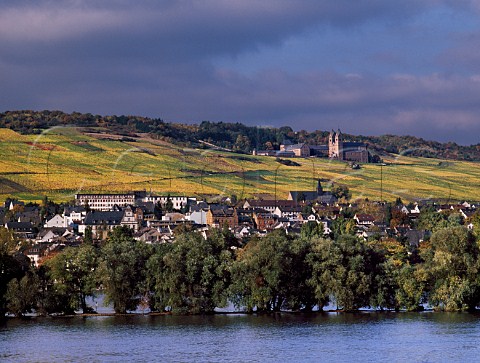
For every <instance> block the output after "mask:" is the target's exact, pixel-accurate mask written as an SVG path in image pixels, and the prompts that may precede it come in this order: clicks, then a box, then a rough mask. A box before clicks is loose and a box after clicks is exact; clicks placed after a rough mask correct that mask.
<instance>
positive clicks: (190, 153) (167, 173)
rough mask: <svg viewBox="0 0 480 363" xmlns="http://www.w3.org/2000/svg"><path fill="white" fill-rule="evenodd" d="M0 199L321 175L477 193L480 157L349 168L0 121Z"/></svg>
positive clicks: (183, 190)
mask: <svg viewBox="0 0 480 363" xmlns="http://www.w3.org/2000/svg"><path fill="white" fill-rule="evenodd" d="M0 145H1V147H0V200H1V199H5V198H7V197H10V196H13V197H17V198H21V199H23V200H32V201H35V200H41V198H42V196H44V195H47V196H48V197H49V198H51V199H53V200H56V201H67V200H70V199H72V198H73V197H74V195H75V194H76V193H86V192H123V191H132V190H147V191H152V192H153V193H162V194H166V193H171V194H187V195H205V194H213V195H220V196H231V195H236V196H237V198H245V197H251V196H253V195H254V194H256V193H269V194H271V195H272V197H273V196H274V195H275V193H276V195H277V197H278V198H286V197H287V194H288V191H289V190H312V189H313V188H314V187H315V186H316V181H317V180H318V179H321V180H322V182H323V184H324V186H325V187H326V188H327V189H328V187H329V186H330V185H331V183H332V182H333V183H340V184H344V185H347V186H348V187H349V188H350V190H351V191H352V194H353V197H354V198H365V197H368V198H371V199H380V198H381V197H383V199H386V200H394V199H395V198H396V197H401V198H402V199H404V200H415V199H420V198H421V199H424V198H442V199H451V200H463V199H468V200H480V191H479V189H478V187H477V186H478V181H479V180H480V164H478V163H471V162H463V161H444V160H438V159H425V158H409V157H403V156H398V157H392V158H391V159H387V160H384V161H385V165H384V166H381V165H379V164H365V165H362V168H361V169H358V170H353V169H351V168H350V167H349V166H348V165H347V164H345V163H343V162H336V161H330V160H327V159H319V158H309V159H294V161H295V162H297V163H299V164H300V166H285V165H283V164H281V163H279V162H277V161H276V160H275V158H273V157H258V156H255V157H254V156H250V155H241V154H233V153H228V152H219V151H213V150H207V149H190V148H183V147H179V146H176V145H173V144H168V143H165V142H163V141H158V140H153V139H150V138H148V137H142V138H125V137H123V138H122V136H117V135H108V134H101V133H99V134H84V133H82V132H81V131H80V130H79V129H77V128H53V129H50V130H48V131H46V132H44V133H43V134H41V135H20V134H18V133H16V132H14V131H12V130H9V129H0Z"/></svg>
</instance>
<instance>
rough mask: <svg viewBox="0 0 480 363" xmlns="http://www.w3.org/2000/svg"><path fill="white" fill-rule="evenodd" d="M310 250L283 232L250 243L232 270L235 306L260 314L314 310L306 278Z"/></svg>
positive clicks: (310, 290) (305, 244)
mask: <svg viewBox="0 0 480 363" xmlns="http://www.w3.org/2000/svg"><path fill="white" fill-rule="evenodd" d="M309 246H310V245H309V243H308V241H306V240H292V239H290V238H288V237H287V236H286V235H285V233H284V232H283V231H275V232H272V233H270V234H269V235H267V236H266V237H263V238H254V239H252V240H250V242H249V243H248V244H247V245H246V246H245V247H244V248H243V249H240V250H238V255H237V259H236V261H235V263H234V264H233V268H232V286H231V289H230V297H231V300H232V302H233V303H234V304H235V306H237V307H242V308H245V309H246V310H247V311H253V310H254V309H256V310H257V311H258V312H269V311H279V310H281V309H282V308H283V309H294V310H298V309H303V308H305V309H307V310H309V309H311V308H312V306H313V305H314V301H315V299H314V295H313V290H312V289H311V288H310V287H309V286H308V285H306V278H305V274H308V273H309V271H310V270H309V266H308V265H307V263H306V259H305V258H306V255H307V254H308V252H309Z"/></svg>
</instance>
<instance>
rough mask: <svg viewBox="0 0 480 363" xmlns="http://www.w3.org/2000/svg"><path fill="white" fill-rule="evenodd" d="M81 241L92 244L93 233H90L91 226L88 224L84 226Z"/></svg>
mask: <svg viewBox="0 0 480 363" xmlns="http://www.w3.org/2000/svg"><path fill="white" fill-rule="evenodd" d="M83 243H85V244H90V245H91V244H93V233H92V226H88V227H87V228H85V236H84V237H83Z"/></svg>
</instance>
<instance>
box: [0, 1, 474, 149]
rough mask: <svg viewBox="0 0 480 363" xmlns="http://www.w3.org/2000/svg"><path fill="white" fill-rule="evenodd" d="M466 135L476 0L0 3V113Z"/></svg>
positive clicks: (461, 138)
mask: <svg viewBox="0 0 480 363" xmlns="http://www.w3.org/2000/svg"><path fill="white" fill-rule="evenodd" d="M19 109H34V110H43V109H51V110H53V109H55V110H62V111H65V112H72V111H78V112H90V113H93V114H102V115H113V114H116V115H120V114H128V115H139V116H149V117H159V118H162V119H164V120H165V121H174V122H189V123H191V122H200V121H202V120H210V121H226V122H242V123H245V124H248V125H264V126H283V125H289V126H292V127H293V128H294V129H295V130H300V129H306V130H315V129H320V130H328V129H331V128H337V127H340V128H341V129H342V131H344V132H347V133H353V134H364V135H381V134H386V133H391V134H400V135H405V134H410V135H415V136H420V137H424V138H426V139H433V140H440V141H455V142H458V143H461V144H476V143H479V142H480V112H479V111H480V1H478V0H471V1H462V0H444V1H442V0H421V1H419V0H401V1H399V0H392V1H388V0H355V1H352V0H311V1H308V0H305V1H301V0H288V1H287V0H275V1H274V0H255V1H253V0H224V1H221V0H205V1H202V0H191V1H190V0H178V1H175V0H157V1H154V0H150V1H147V0H85V1H81V0H76V1H75V0H71V1H62V0H55V1H53V0H51V1H46V0H30V1H27V0H2V1H1V2H0V110H2V111H6V110H19Z"/></svg>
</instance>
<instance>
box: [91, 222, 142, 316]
mask: <svg viewBox="0 0 480 363" xmlns="http://www.w3.org/2000/svg"><path fill="white" fill-rule="evenodd" d="M149 255H150V247H149V246H148V245H146V244H145V243H143V242H139V241H135V240H134V239H133V238H132V232H131V230H130V229H129V228H128V227H125V226H123V227H116V228H114V229H113V230H112V231H111V232H110V234H109V236H108V238H107V242H106V243H105V245H104V246H103V247H102V250H101V262H100V282H101V283H102V285H103V286H104V287H105V303H106V304H109V303H113V308H114V310H115V312H116V313H117V314H125V313H126V312H127V311H128V310H135V309H136V308H137V305H138V303H139V301H140V299H141V297H142V296H144V295H145V293H146V286H145V284H146V280H145V272H146V267H145V265H146V261H147V259H148V256H149Z"/></svg>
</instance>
